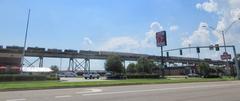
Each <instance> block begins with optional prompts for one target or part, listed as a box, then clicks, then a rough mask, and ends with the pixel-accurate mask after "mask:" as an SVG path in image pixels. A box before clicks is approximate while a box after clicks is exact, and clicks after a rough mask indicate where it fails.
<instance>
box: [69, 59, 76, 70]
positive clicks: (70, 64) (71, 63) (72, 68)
mask: <svg viewBox="0 0 240 101" xmlns="http://www.w3.org/2000/svg"><path fill="white" fill-rule="evenodd" d="M68 71H75V69H74V61H73V58H70V59H69V64H68Z"/></svg>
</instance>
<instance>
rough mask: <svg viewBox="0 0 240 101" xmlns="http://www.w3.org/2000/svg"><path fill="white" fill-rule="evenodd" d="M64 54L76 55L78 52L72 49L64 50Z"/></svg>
mask: <svg viewBox="0 0 240 101" xmlns="http://www.w3.org/2000/svg"><path fill="white" fill-rule="evenodd" d="M64 53H67V54H77V53H78V51H77V50H72V49H65V50H64Z"/></svg>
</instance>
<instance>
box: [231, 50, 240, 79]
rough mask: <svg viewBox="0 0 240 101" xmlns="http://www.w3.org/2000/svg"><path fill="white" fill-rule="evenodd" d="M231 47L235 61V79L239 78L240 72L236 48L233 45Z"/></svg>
mask: <svg viewBox="0 0 240 101" xmlns="http://www.w3.org/2000/svg"><path fill="white" fill-rule="evenodd" d="M232 48H233V54H234V57H235V58H234V61H235V66H236V70H237V80H240V73H239V64H238V59H237V53H236V49H235V46H232Z"/></svg>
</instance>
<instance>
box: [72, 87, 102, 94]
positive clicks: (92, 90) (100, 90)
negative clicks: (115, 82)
mask: <svg viewBox="0 0 240 101" xmlns="http://www.w3.org/2000/svg"><path fill="white" fill-rule="evenodd" d="M88 90H89V91H86V92H76V94H84V93H97V92H102V89H96V88H93V89H88Z"/></svg>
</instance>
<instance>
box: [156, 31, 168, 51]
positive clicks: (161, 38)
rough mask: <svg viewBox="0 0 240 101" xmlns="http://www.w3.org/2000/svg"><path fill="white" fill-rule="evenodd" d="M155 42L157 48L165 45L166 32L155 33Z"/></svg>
mask: <svg viewBox="0 0 240 101" xmlns="http://www.w3.org/2000/svg"><path fill="white" fill-rule="evenodd" d="M156 42H157V47H161V46H166V45H167V37H166V31H161V32H157V33H156Z"/></svg>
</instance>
